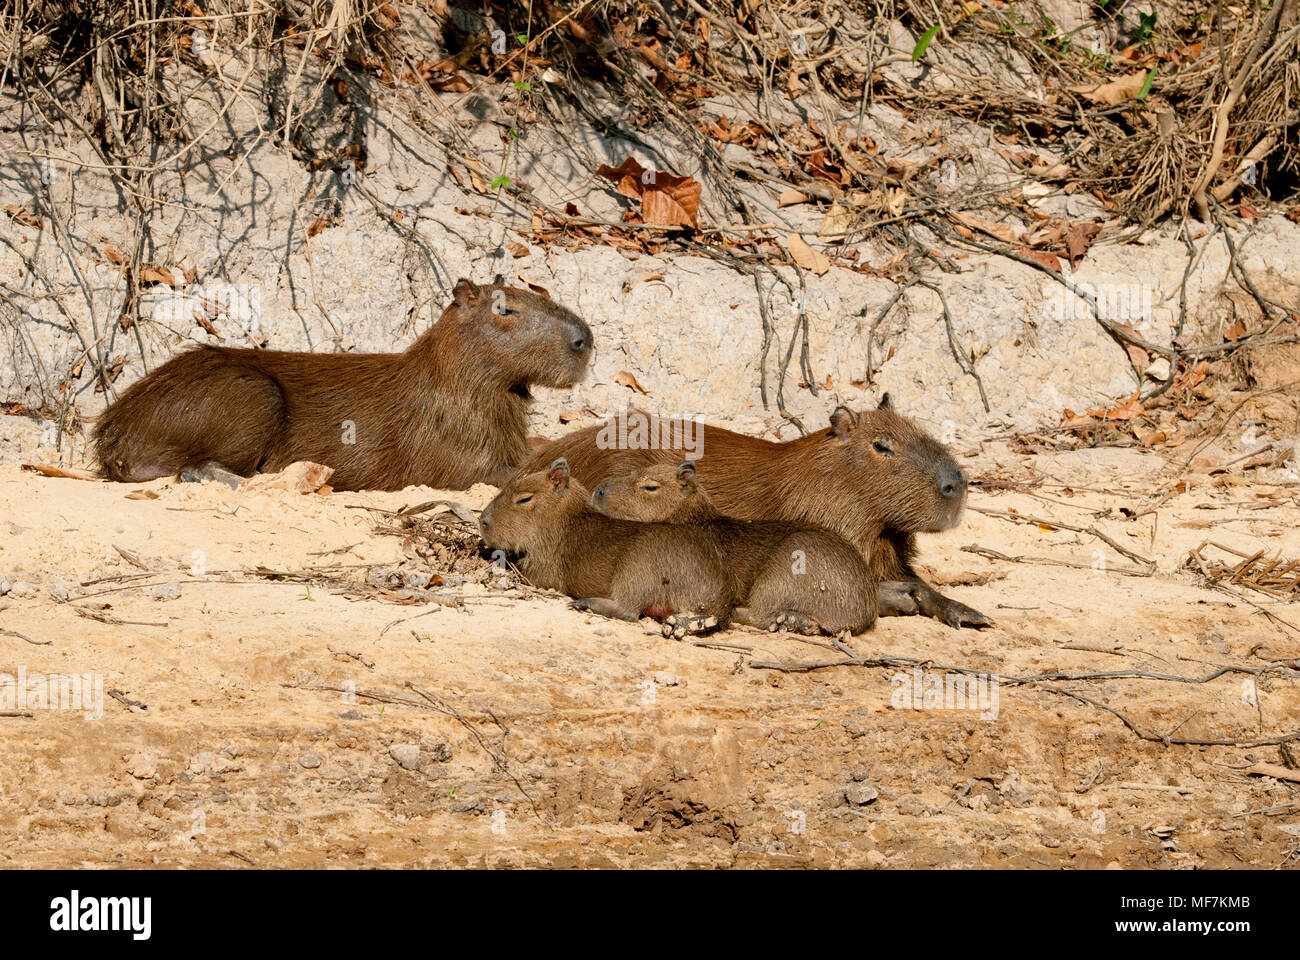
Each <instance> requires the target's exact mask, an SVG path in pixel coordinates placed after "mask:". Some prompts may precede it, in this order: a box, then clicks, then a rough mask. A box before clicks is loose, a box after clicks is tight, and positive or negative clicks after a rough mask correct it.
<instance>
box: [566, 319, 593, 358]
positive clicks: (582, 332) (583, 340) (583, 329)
mask: <svg viewBox="0 0 1300 960" xmlns="http://www.w3.org/2000/svg"><path fill="white" fill-rule="evenodd" d="M569 346H570V347H572V348H573V352H574V353H583V352H584V351H586V349H587V348H588V347H589V346H591V330H590V329H589V328H588V327H587V325H586V324H585V323H584V324H578V325H575V327H574V330H573V333H572V334H571V335H570V337H569Z"/></svg>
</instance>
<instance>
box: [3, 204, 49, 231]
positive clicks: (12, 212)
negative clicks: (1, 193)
mask: <svg viewBox="0 0 1300 960" xmlns="http://www.w3.org/2000/svg"><path fill="white" fill-rule="evenodd" d="M5 213H7V214H8V215H9V219H10V220H12V221H13V222H14V223H16V224H18V225H19V226H23V227H35V228H36V229H37V230H40V229H42V227H43V225H44V221H42V220H41V218H40V217H38V216H36V214H34V213H32V212H30V211H29V210H27V209H25V208H23V207H20V206H18V205H17V204H15V203H7V204H5Z"/></svg>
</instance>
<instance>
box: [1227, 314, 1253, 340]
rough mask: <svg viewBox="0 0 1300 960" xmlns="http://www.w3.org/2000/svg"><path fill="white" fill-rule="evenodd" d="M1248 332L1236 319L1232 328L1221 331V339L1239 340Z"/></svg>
mask: <svg viewBox="0 0 1300 960" xmlns="http://www.w3.org/2000/svg"><path fill="white" fill-rule="evenodd" d="M1249 332H1250V331H1249V330H1247V329H1246V325H1245V324H1244V323H1242V322H1241V320H1240V319H1237V320H1236V321H1234V322H1233V324H1232V326H1230V327H1229V328H1228V329H1227V330H1224V331H1223V339H1224V340H1240V339H1241V338H1242V337H1244V336H1245V335H1246V334H1248V333H1249Z"/></svg>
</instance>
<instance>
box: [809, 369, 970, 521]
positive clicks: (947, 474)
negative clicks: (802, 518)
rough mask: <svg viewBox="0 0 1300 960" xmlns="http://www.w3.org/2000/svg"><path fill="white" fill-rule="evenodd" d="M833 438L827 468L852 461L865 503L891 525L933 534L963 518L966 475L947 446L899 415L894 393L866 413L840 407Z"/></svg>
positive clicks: (834, 419)
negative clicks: (892, 401) (893, 396)
mask: <svg viewBox="0 0 1300 960" xmlns="http://www.w3.org/2000/svg"><path fill="white" fill-rule="evenodd" d="M827 439H828V441H829V442H828V444H827V445H826V446H825V447H823V448H822V452H823V454H824V455H825V456H826V458H827V461H828V463H827V468H828V469H830V470H834V469H835V468H834V467H833V466H832V464H833V463H836V462H843V461H845V460H847V462H848V464H849V465H850V466H851V467H852V468H853V470H854V473H855V476H856V477H858V478H860V479H861V481H862V498H863V500H864V501H868V502H869V506H870V509H871V511H872V513H873V514H874V515H875V516H876V517H878V518H880V519H881V520H883V521H884V522H885V523H886V525H888V526H890V527H893V528H894V529H895V530H900V531H903V532H905V533H933V532H936V531H939V530H947V529H949V528H950V527H954V526H956V525H957V523H958V521H959V520H961V512H962V508H963V507H965V505H966V475H965V474H964V473H962V472H961V468H960V467H959V466H957V461H956V460H954V459H953V457H952V454H950V453H949V452H948V450H947V448H946V447H944V445H943V444H942V443H940V442H939V441H938V440H936V439H934V437H932V436H930V435H929V434H928V433H926V432H925V431H924V430H922V429H921V428H920V426H918V425H917V423H916V422H915V421H913V420H910V419H908V418H907V417H904V416H902V415H901V414H899V413H897V412H895V410H894V407H893V404H892V403H891V402H890V400H889V394H885V396H884V397H883V398H882V399H881V401H880V406H879V407H878V408H877V409H875V410H870V411H864V412H863V413H854V412H853V411H852V410H850V409H849V408H848V407H836V408H835V412H834V413H832V414H831V425H830V431H829V434H828V437H827Z"/></svg>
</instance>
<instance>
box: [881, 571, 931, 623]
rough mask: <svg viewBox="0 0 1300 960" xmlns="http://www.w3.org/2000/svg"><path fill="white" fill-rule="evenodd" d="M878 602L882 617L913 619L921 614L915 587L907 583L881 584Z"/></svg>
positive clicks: (885, 582) (890, 581)
mask: <svg viewBox="0 0 1300 960" xmlns="http://www.w3.org/2000/svg"><path fill="white" fill-rule="evenodd" d="M876 602H877V604H878V606H879V610H880V613H879V615H880V616H882V617H911V616H915V615H916V614H918V613H920V612H921V609H920V606H919V605H918V604H917V602H916V594H915V593H914V591H913V587H912V585H911V584H910V583H907V582H906V581H899V580H886V581H884V582H883V583H881V584H879V586H878V587H877V601H876Z"/></svg>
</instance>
